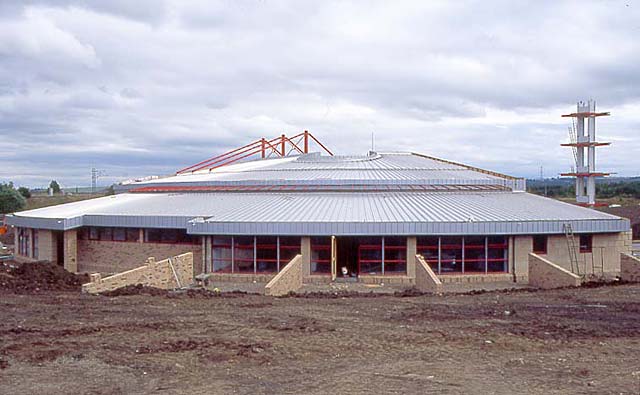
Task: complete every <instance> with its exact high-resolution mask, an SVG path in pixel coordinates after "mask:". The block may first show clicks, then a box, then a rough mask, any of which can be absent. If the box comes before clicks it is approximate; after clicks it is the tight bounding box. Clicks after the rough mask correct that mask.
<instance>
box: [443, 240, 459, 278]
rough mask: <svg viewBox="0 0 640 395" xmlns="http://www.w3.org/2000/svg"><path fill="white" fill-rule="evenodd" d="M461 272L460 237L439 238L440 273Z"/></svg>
mask: <svg viewBox="0 0 640 395" xmlns="http://www.w3.org/2000/svg"><path fill="white" fill-rule="evenodd" d="M461 272H462V237H441V238H440V273H461Z"/></svg>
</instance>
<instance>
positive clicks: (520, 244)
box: [509, 236, 533, 283]
mask: <svg viewBox="0 0 640 395" xmlns="http://www.w3.org/2000/svg"><path fill="white" fill-rule="evenodd" d="M509 246H510V249H511V250H510V252H509V257H510V260H509V271H512V270H513V268H514V267H515V274H516V279H517V281H518V282H523V283H526V282H527V281H529V254H530V253H531V252H532V251H533V237H531V236H514V237H513V238H511V240H510V242H509Z"/></svg>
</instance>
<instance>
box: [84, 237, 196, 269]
mask: <svg viewBox="0 0 640 395" xmlns="http://www.w3.org/2000/svg"><path fill="white" fill-rule="evenodd" d="M187 252H192V253H193V260H194V262H201V261H202V244H201V243H198V244H165V243H140V242H118V241H99V240H78V271H80V272H89V273H96V272H97V273H103V274H108V273H119V272H123V271H125V270H131V269H133V268H136V267H138V266H140V263H141V262H145V261H146V259H147V258H148V257H151V256H152V257H155V258H156V259H157V260H161V259H165V258H168V257H170V256H176V255H180V254H184V253H187ZM193 266H194V275H196V274H199V273H201V269H202V265H198V264H196V265H193Z"/></svg>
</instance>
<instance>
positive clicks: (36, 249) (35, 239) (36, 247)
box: [31, 229, 39, 259]
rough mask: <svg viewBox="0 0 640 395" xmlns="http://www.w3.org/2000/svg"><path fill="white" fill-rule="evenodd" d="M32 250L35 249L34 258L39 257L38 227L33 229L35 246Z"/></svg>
mask: <svg viewBox="0 0 640 395" xmlns="http://www.w3.org/2000/svg"><path fill="white" fill-rule="evenodd" d="M31 251H33V258H34V259H38V254H39V251H38V229H34V230H33V247H32V248H31Z"/></svg>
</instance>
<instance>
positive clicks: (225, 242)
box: [211, 236, 233, 273]
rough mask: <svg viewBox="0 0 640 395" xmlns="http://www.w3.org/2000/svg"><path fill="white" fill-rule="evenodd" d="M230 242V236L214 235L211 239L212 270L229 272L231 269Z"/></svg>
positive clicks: (231, 239) (231, 241)
mask: <svg viewBox="0 0 640 395" xmlns="http://www.w3.org/2000/svg"><path fill="white" fill-rule="evenodd" d="M232 243H233V238H232V237H225V236H214V237H213V240H211V258H212V260H213V269H212V271H213V272H220V273H231V272H232V271H233V256H232V248H233V246H232Z"/></svg>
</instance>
